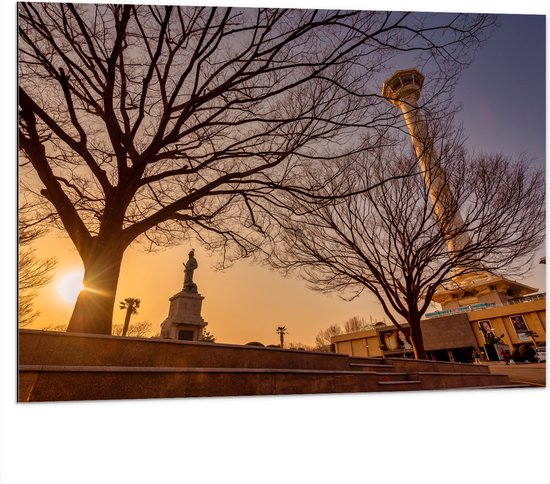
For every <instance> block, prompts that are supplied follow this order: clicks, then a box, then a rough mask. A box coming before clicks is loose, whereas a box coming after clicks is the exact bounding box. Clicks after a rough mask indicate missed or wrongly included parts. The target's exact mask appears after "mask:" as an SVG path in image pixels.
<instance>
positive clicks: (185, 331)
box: [160, 290, 208, 341]
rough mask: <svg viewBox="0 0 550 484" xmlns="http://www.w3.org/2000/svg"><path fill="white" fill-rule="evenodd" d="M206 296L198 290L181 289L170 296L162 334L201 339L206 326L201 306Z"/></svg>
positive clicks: (165, 336)
mask: <svg viewBox="0 0 550 484" xmlns="http://www.w3.org/2000/svg"><path fill="white" fill-rule="evenodd" d="M203 299H204V296H202V295H200V294H199V293H198V292H190V291H185V290H184V291H181V292H178V293H177V294H174V295H173V296H172V297H171V298H170V311H169V313H168V317H167V318H166V319H165V320H164V321H163V322H162V324H161V326H160V328H161V330H160V336H161V338H164V339H176V340H182V341H200V340H201V339H202V333H203V329H204V327H205V326H206V325H207V324H208V323H207V322H205V321H204V320H203V319H202V316H201V308H202V301H203Z"/></svg>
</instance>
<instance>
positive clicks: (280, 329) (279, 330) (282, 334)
mask: <svg viewBox="0 0 550 484" xmlns="http://www.w3.org/2000/svg"><path fill="white" fill-rule="evenodd" d="M276 333H277V334H278V335H279V339H280V341H281V348H283V347H284V343H285V334H288V331H287V330H286V326H278V327H277V330H276Z"/></svg>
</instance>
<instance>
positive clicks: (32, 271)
mask: <svg viewBox="0 0 550 484" xmlns="http://www.w3.org/2000/svg"><path fill="white" fill-rule="evenodd" d="M32 211H33V207H32V206H30V205H29V204H27V203H23V205H22V206H21V207H20V216H19V219H18V227H17V228H18V231H17V232H18V233H17V237H18V241H19V251H18V300H17V302H18V321H19V326H20V327H23V326H27V325H29V324H30V323H32V321H33V320H34V319H35V318H36V317H37V316H38V315H39V314H40V311H39V310H37V309H36V308H35V306H34V299H35V298H36V296H37V292H36V291H37V290H38V289H40V288H41V287H44V286H45V285H46V284H48V283H49V282H50V281H51V279H52V277H53V269H54V268H55V266H56V265H57V259H56V258H55V257H48V258H44V257H38V256H37V255H36V249H35V248H34V247H33V246H32V244H33V242H35V241H36V240H37V239H39V238H40V237H41V236H42V235H43V234H44V230H43V229H42V228H40V227H38V226H36V225H34V224H33V223H31V222H30V216H29V212H32Z"/></svg>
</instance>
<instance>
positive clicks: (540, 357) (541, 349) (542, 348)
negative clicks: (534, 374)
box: [535, 345, 546, 363]
mask: <svg viewBox="0 0 550 484" xmlns="http://www.w3.org/2000/svg"><path fill="white" fill-rule="evenodd" d="M535 358H536V359H537V361H538V362H539V363H544V362H546V345H539V346H538V348H537V352H536V353H535Z"/></svg>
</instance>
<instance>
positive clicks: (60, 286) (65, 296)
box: [57, 269, 84, 304]
mask: <svg viewBox="0 0 550 484" xmlns="http://www.w3.org/2000/svg"><path fill="white" fill-rule="evenodd" d="M83 278H84V271H83V270H82V269H75V270H72V271H70V272H68V273H66V274H65V275H63V276H61V278H60V279H59V282H58V283H57V292H58V294H59V297H60V298H61V299H62V300H63V301H64V302H66V303H70V304H74V303H75V302H76V298H77V297H78V294H79V293H80V291H81V290H82V289H84V285H83V284H82V280H83Z"/></svg>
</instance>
